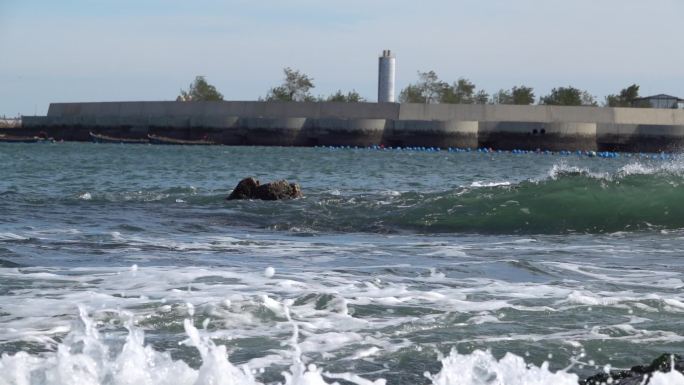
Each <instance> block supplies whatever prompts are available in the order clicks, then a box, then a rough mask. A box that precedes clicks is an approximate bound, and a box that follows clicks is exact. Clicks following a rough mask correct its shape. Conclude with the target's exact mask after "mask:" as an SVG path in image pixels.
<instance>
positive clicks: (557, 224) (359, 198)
mask: <svg viewBox="0 0 684 385" xmlns="http://www.w3.org/2000/svg"><path fill="white" fill-rule="evenodd" d="M641 171H643V170H641ZM683 196H684V177H683V176H679V175H673V174H671V173H669V172H666V171H657V172H654V173H643V172H636V171H635V170H634V169H623V170H620V171H618V172H617V173H615V174H612V175H600V174H595V173H590V172H588V171H585V170H581V169H567V168H566V169H561V168H556V169H555V170H552V175H551V176H549V177H548V178H544V179H541V180H527V181H523V182H520V183H516V184H510V185H508V184H503V183H496V184H491V185H488V184H479V185H472V186H467V187H459V188H456V189H453V190H450V191H443V192H431V193H420V192H403V193H401V194H399V195H397V196H386V195H378V194H373V193H369V194H362V195H356V196H350V197H341V196H330V195H318V196H317V195H313V196H307V197H306V198H305V199H302V200H299V201H294V202H278V204H269V203H266V204H255V203H254V202H236V203H228V204H227V207H230V209H231V211H232V212H231V214H232V215H233V220H237V222H241V223H245V224H246V223H252V224H254V225H257V226H261V227H267V228H271V229H281V230H289V229H292V228H308V229H314V230H316V231H323V232H325V231H339V232H402V231H411V232H419V233H504V234H508V233H512V234H562V233H613V232H618V231H643V230H663V229H680V228H684V200H682V197H683Z"/></svg>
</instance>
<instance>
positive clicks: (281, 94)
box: [176, 67, 650, 107]
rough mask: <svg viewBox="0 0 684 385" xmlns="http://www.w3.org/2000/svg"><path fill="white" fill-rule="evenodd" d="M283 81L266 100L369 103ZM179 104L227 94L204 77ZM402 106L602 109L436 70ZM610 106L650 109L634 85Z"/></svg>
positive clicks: (307, 82)
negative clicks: (481, 85)
mask: <svg viewBox="0 0 684 385" xmlns="http://www.w3.org/2000/svg"><path fill="white" fill-rule="evenodd" d="M283 74H284V78H283V82H282V83H281V84H280V85H278V86H276V87H273V88H271V89H269V90H268V92H267V93H266V96H265V97H263V98H259V100H262V101H285V102H349V103H354V102H365V101H366V99H365V98H363V97H362V96H361V95H359V93H358V92H356V91H355V90H351V91H348V92H346V93H345V92H343V91H342V90H338V91H337V92H335V93H334V94H331V95H328V96H314V95H313V94H312V93H311V90H312V89H314V88H315V85H314V79H313V78H311V77H309V76H308V75H306V74H304V73H302V72H300V71H299V70H295V69H292V68H289V67H286V68H284V69H283ZM176 100H177V101H212V100H223V95H222V94H221V93H220V92H218V91H217V90H216V87H214V86H213V85H211V84H209V83H208V82H207V81H206V79H205V78H204V76H197V77H196V78H195V81H194V82H193V83H191V84H190V87H189V88H188V89H187V90H181V92H180V95H179V96H178V98H177V99H176ZM399 101H400V102H402V103H426V104H434V103H444V104H514V105H532V104H535V103H537V104H541V105H550V106H598V105H599V104H598V102H597V101H596V98H595V97H594V96H593V95H591V94H590V93H589V92H588V91H586V90H581V89H578V88H575V87H572V86H567V87H557V88H554V89H552V90H551V92H550V93H549V94H548V95H543V96H541V97H539V99H537V98H536V95H535V93H534V89H533V88H532V87H528V86H525V85H520V86H515V87H513V88H510V89H501V90H499V91H498V92H496V93H494V94H492V95H490V94H489V93H487V92H486V91H485V90H483V89H477V87H476V86H475V84H474V83H472V82H471V81H470V80H468V79H465V78H460V79H458V80H456V81H454V82H452V83H449V82H446V81H443V80H441V79H439V77H438V76H437V74H436V73H435V71H428V72H418V81H417V82H415V83H411V84H409V85H408V86H406V88H404V89H403V90H401V92H400V93H399ZM602 105H603V106H606V107H650V105H649V104H648V103H647V102H643V101H640V100H639V86H638V85H636V84H632V85H631V86H629V87H627V88H625V89H623V90H621V91H620V92H619V93H617V94H613V95H608V96H606V98H605V100H604V101H603V103H602Z"/></svg>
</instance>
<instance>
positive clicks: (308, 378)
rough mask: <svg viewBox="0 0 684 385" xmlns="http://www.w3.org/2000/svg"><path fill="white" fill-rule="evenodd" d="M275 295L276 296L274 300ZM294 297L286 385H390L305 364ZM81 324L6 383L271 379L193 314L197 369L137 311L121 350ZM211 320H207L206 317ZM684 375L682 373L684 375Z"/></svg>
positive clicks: (486, 360) (514, 376) (507, 361)
mask: <svg viewBox="0 0 684 385" xmlns="http://www.w3.org/2000/svg"><path fill="white" fill-rule="evenodd" d="M274 302H275V301H274ZM288 305H289V304H288V303H283V304H281V309H282V311H283V312H284V315H285V317H286V318H287V320H288V321H289V322H290V324H291V325H292V327H293V332H292V337H291V338H290V345H291V348H292V351H291V352H292V364H291V365H290V367H289V369H288V370H287V371H284V372H282V376H283V377H284V379H285V382H284V385H335V384H338V383H337V382H328V380H326V379H329V380H331V381H334V380H343V381H346V382H349V383H352V384H356V385H386V380H385V379H382V378H380V379H376V380H374V381H372V380H368V379H365V378H363V377H361V376H359V375H357V374H354V373H329V372H324V371H322V370H321V369H319V368H318V367H317V366H316V365H315V364H313V363H308V364H307V363H305V359H304V358H303V356H302V350H301V348H300V346H299V325H298V321H296V320H295V319H294V318H293V317H292V315H291V313H290V308H289V306H288ZM79 312H80V322H79V324H78V327H76V328H74V330H73V331H72V332H71V333H70V334H69V335H68V336H67V338H66V339H65V340H64V342H63V343H62V344H60V345H59V346H58V347H57V351H56V352H52V353H47V354H44V355H41V356H37V355H30V354H28V353H26V352H19V353H17V354H15V355H7V354H4V355H2V357H1V358H0V373H2V374H3V375H2V376H0V385H33V384H36V385H37V384H45V385H63V384H79V385H81V384H82V385H140V384H142V385H157V384H159V385H166V384H168V385H264V384H263V383H261V382H259V381H258V380H257V379H256V378H255V377H254V372H253V371H252V370H250V368H249V367H248V366H247V365H242V366H240V367H237V366H235V365H233V364H232V363H231V362H230V361H229V359H228V353H227V350H226V347H225V346H223V345H216V344H215V343H214V342H213V341H212V340H211V339H210V338H209V337H207V336H204V335H203V333H202V332H201V331H200V330H198V329H197V328H196V327H195V326H194V325H193V322H192V320H191V319H186V320H185V321H184V327H185V333H186V334H187V336H188V339H187V340H186V341H184V343H185V344H187V345H189V346H193V347H195V348H196V349H197V351H198V352H199V355H200V357H201V359H202V364H201V366H200V367H199V369H197V370H195V369H193V368H191V367H189V366H188V365H187V364H186V363H185V362H183V361H181V360H173V359H172V358H171V356H170V354H169V353H168V352H159V351H156V350H154V349H153V348H152V347H151V346H149V345H145V343H144V332H143V331H142V330H141V329H140V328H138V327H136V326H135V325H134V321H133V317H132V316H131V315H130V314H126V313H122V316H123V317H127V319H126V321H125V327H126V329H127V330H128V335H127V336H126V341H125V343H124V345H123V347H122V348H121V350H120V351H118V352H117V351H113V350H112V348H111V347H110V346H109V345H108V344H107V343H105V339H104V338H103V337H102V335H101V334H100V333H99V332H98V330H97V328H96V326H95V323H94V322H93V321H92V320H91V319H90V318H89V317H88V315H87V313H86V311H85V309H84V308H82V307H81V308H80V309H79ZM205 326H206V323H205ZM442 366H443V367H442V370H441V371H440V372H439V373H437V374H434V375H433V374H430V373H428V372H426V373H425V376H426V377H427V378H428V379H430V381H431V382H432V384H433V385H484V384H489V385H546V384H550V383H553V384H557V385H571V384H572V385H575V384H577V376H576V375H574V374H570V373H566V372H564V371H559V372H556V373H553V372H551V371H550V370H549V369H548V363H544V364H542V366H541V367H535V366H533V365H528V364H526V363H525V361H524V360H523V358H521V357H518V356H516V355H513V354H510V353H508V354H506V355H505V356H504V357H503V358H502V359H501V360H497V359H496V358H494V357H493V356H492V355H491V353H489V352H483V351H475V352H473V353H472V354H466V355H461V354H458V353H457V352H452V353H451V354H450V355H449V356H448V357H446V358H443V359H442ZM678 375H679V377H677V376H678ZM680 377H682V376H681V374H679V373H676V372H675V374H673V373H667V374H665V373H663V374H662V375H660V374H659V375H657V376H654V377H653V381H655V382H653V383H654V384H659V385H679V384H681V382H678V381H680Z"/></svg>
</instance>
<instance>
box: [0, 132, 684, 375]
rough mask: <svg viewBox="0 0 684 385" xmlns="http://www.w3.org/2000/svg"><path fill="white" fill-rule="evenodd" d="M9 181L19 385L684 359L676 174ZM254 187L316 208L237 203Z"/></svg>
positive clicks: (156, 169)
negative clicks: (296, 195) (300, 194)
mask: <svg viewBox="0 0 684 385" xmlns="http://www.w3.org/2000/svg"><path fill="white" fill-rule="evenodd" d="M0 165H2V166H1V168H0V353H1V354H2V359H1V360H0V369H2V371H3V372H4V373H12V376H13V377H11V376H6V377H5V379H6V378H12V379H11V380H7V381H9V382H6V383H10V384H11V383H20V381H19V379H22V378H23V379H27V381H28V383H77V382H74V381H73V378H82V379H83V380H82V381H80V382H81V383H107V384H114V383H149V384H153V383H174V384H179V383H207V384H208V383H212V382H211V378H212V375H215V378H220V379H221V381H224V382H213V383H227V384H228V383H264V384H271V383H278V382H287V383H288V384H324V383H332V382H333V381H338V382H340V383H342V384H345V383H359V384H366V383H370V382H363V381H366V380H367V381H375V383H376V384H379V383H380V382H381V381H383V380H384V381H386V383H387V384H430V383H435V384H447V383H452V382H444V381H446V380H444V379H445V378H446V377H448V375H449V374H450V373H451V374H455V373H456V374H459V375H462V376H465V374H464V373H470V374H472V379H471V380H464V382H463V383H473V384H475V383H480V382H477V381H478V380H477V378H485V379H486V378H490V379H491V378H492V377H491V376H492V375H493V374H492V373H495V374H494V376H495V377H496V376H498V377H500V378H505V376H506V375H507V374H506V373H508V374H510V373H517V374H520V375H523V374H524V375H525V376H528V377H530V378H533V379H537V380H539V381H541V379H547V378H548V379H549V381H551V378H553V382H554V383H572V382H573V376H574V375H580V376H584V375H587V374H593V373H595V372H597V371H601V370H603V368H604V367H605V366H606V365H610V366H611V367H613V368H621V367H629V366H632V365H635V364H637V363H643V362H646V361H650V360H651V359H652V358H653V357H655V356H657V355H658V354H660V353H662V352H674V353H680V354H682V353H684V321H683V320H684V317H683V316H684V298H682V294H681V293H682V289H683V288H684V282H683V281H682V273H683V272H684V260H683V258H682V256H683V255H684V231H683V230H682V229H684V199H682V198H683V197H684V162H682V161H680V160H679V159H677V158H675V159H674V160H665V161H662V160H645V159H643V158H640V157H637V156H632V157H629V156H625V155H623V156H621V157H620V158H617V159H598V158H587V157H578V156H574V155H572V156H559V155H543V154H525V155H514V154H509V153H501V154H498V153H493V154H482V153H447V152H438V153H421V152H407V151H370V150H330V149H322V148H265V147H264V148H255V147H167V146H159V147H157V146H147V145H103V144H97V145H96V144H76V143H57V144H13V145H10V144H0ZM246 176H255V177H257V178H258V179H260V180H262V181H270V180H275V179H281V178H285V179H288V180H290V181H297V182H299V183H300V184H301V185H302V188H303V191H304V195H305V197H304V198H302V199H298V200H294V201H282V202H260V201H259V202H256V201H231V202H228V201H225V200H224V198H225V197H226V196H227V195H228V194H229V192H230V190H231V188H232V187H233V186H234V185H235V184H236V183H237V182H238V181H239V180H240V179H241V178H243V177H246ZM79 309H80V310H79ZM143 334H144V337H143ZM222 345H223V346H225V348H221V347H220V346H222ZM144 346H147V347H148V348H147V349H146V348H144ZM223 349H225V351H224V350H223ZM452 351H453V352H454V353H452V354H451V355H450V352H452ZM487 351H489V352H490V353H486V352H487ZM507 353H508V356H506V357H507V358H502V357H504V355H506V354H507ZM511 360H512V361H511ZM516 360H518V361H516ZM511 362H518V363H520V362H522V363H523V364H522V366H521V367H517V366H515V365H512V364H510V363H511ZM544 362H547V363H548V364H547V365H548V367H546V366H543V363H544ZM309 364H315V365H316V368H314V367H310V368H308V369H309V370H310V371H309V372H306V368H307V365H309ZM526 364H530V365H533V366H534V368H532V369H528V368H527V367H526V366H525V365H526ZM535 368H537V369H536V371H535V370H533V369H535ZM162 369H163V370H162ZM566 369H567V371H566ZM319 372H321V373H319ZM426 372H427V373H426ZM212 373H213V374H212ZM283 373H285V374H284V375H283ZM426 374H427V375H426ZM165 375H166V376H167V377H164V376H165ZM79 376H82V377H79ZM136 376H138V377H136ZM241 376H243V377H241ZM288 376H289V377H288ZM307 376H308V377H307ZM335 376H337V377H335ZM440 376H441V377H440ZM478 376H479V377H478ZM554 376H555V377H554ZM466 377H467V376H465V377H463V378H466ZM69 378H71V379H72V380H71V381H69V380H68V379H69ZM312 378H313V379H312ZM468 378H469V377H468ZM363 379H365V380H363ZM91 380H92V381H91ZM228 380H231V381H233V382H227V381H228ZM319 380H320V381H323V382H306V381H319ZM2 381H3V380H0V384H4V382H2ZM12 381H15V382H12ZM88 381H90V382H88ZM250 381H251V382H250ZM288 381H289V382H288ZM345 381H351V382H345ZM440 381H442V382H440ZM564 381H567V382H564ZM574 381H576V377H575V378H574ZM481 382H482V381H481ZM484 383H486V382H484ZM505 383H513V382H511V381H508V382H505ZM528 383H529V382H528Z"/></svg>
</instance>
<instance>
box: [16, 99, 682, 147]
mask: <svg viewBox="0 0 684 385" xmlns="http://www.w3.org/2000/svg"><path fill="white" fill-rule="evenodd" d="M14 131H15V132H16V130H14ZM41 131H44V132H46V133H48V134H49V135H50V136H52V137H54V138H57V139H64V140H77V141H78V140H80V141H87V140H90V138H89V132H95V133H100V134H105V135H111V136H117V137H128V138H144V137H146V136H147V135H148V134H155V135H163V136H167V137H173V138H177V139H187V140H192V139H202V138H206V139H210V140H212V141H216V142H219V143H223V144H226V145H277V146H316V145H345V146H369V145H376V144H384V145H386V146H393V147H394V146H429V147H442V148H446V147H460V148H468V147H470V148H476V147H492V148H496V149H504V150H511V149H527V150H534V149H542V150H600V151H637V152H638V151H643V152H647V151H648V152H658V151H677V150H680V149H682V148H684V110H667V109H645V108H603V107H560V106H511V105H448V104H398V103H331V102H321V103H313V102H312V103H288V102H101V103H52V104H51V105H50V108H49V110H48V115H47V116H39V117H29V116H25V117H23V119H22V128H21V132H22V133H24V134H36V133H38V132H41Z"/></svg>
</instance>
